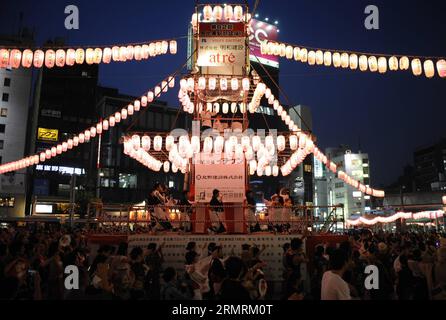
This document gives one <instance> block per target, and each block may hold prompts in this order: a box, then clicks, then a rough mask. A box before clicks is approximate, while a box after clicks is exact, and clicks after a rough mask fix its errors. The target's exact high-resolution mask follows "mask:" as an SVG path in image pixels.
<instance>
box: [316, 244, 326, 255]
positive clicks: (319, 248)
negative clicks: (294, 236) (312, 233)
mask: <svg viewBox="0 0 446 320" xmlns="http://www.w3.org/2000/svg"><path fill="white" fill-rule="evenodd" d="M323 254H324V246H322V245H318V246H316V250H315V251H314V255H315V256H317V257H321V256H322V255H323Z"/></svg>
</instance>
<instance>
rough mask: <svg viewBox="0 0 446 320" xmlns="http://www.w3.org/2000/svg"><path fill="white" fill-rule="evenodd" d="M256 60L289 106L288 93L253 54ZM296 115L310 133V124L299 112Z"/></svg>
mask: <svg viewBox="0 0 446 320" xmlns="http://www.w3.org/2000/svg"><path fill="white" fill-rule="evenodd" d="M255 58H256V60H257V62H258V63H259V65H260V67H261V68H262V69H263V71H265V73H266V75H267V76H268V78H269V79H270V80H271V81H272V83H273V84H274V86H275V87H276V88H277V89H278V90H279V92H280V93H281V94H282V95H283V97H284V98H285V100H286V101H287V103H288V106H289V107H291V106H292V104H291V101H290V99H289V98H288V95H287V94H286V93H285V91H283V90H282V88H281V87H280V86H279V85H278V83H277V82H276V81H275V80H274V78H273V77H272V76H271V73H269V71H268V70H266V68H265V67H264V66H263V64H262V63H261V62H260V60H259V58H258V57H257V56H255ZM296 114H297V116H298V117H299V118H300V120H301V121H302V124H304V125H305V127H306V128H308V132H309V133H310V134H312V130H310V126H309V125H308V124H307V123H306V121H305V120H304V118H303V117H302V116H301V115H300V114H299V112H296Z"/></svg>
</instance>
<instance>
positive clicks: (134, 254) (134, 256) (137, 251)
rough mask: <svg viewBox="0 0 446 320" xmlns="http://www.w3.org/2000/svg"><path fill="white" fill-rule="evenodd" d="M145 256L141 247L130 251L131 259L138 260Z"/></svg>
mask: <svg viewBox="0 0 446 320" xmlns="http://www.w3.org/2000/svg"><path fill="white" fill-rule="evenodd" d="M142 254H143V251H142V249H141V248H140V247H135V248H133V249H132V251H130V259H132V260H136V259H138V257H139V256H141V255H142Z"/></svg>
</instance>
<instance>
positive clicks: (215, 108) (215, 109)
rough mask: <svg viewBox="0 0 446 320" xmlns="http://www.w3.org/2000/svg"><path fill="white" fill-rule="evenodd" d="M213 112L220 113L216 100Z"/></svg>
mask: <svg viewBox="0 0 446 320" xmlns="http://www.w3.org/2000/svg"><path fill="white" fill-rule="evenodd" d="M214 113H220V104H219V103H218V102H216V103H214Z"/></svg>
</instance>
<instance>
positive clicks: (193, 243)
mask: <svg viewBox="0 0 446 320" xmlns="http://www.w3.org/2000/svg"><path fill="white" fill-rule="evenodd" d="M196 246H197V243H196V242H194V241H191V242H189V243H188V244H187V246H186V250H187V251H191V250H192V249H194V248H195V247H196Z"/></svg>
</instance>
